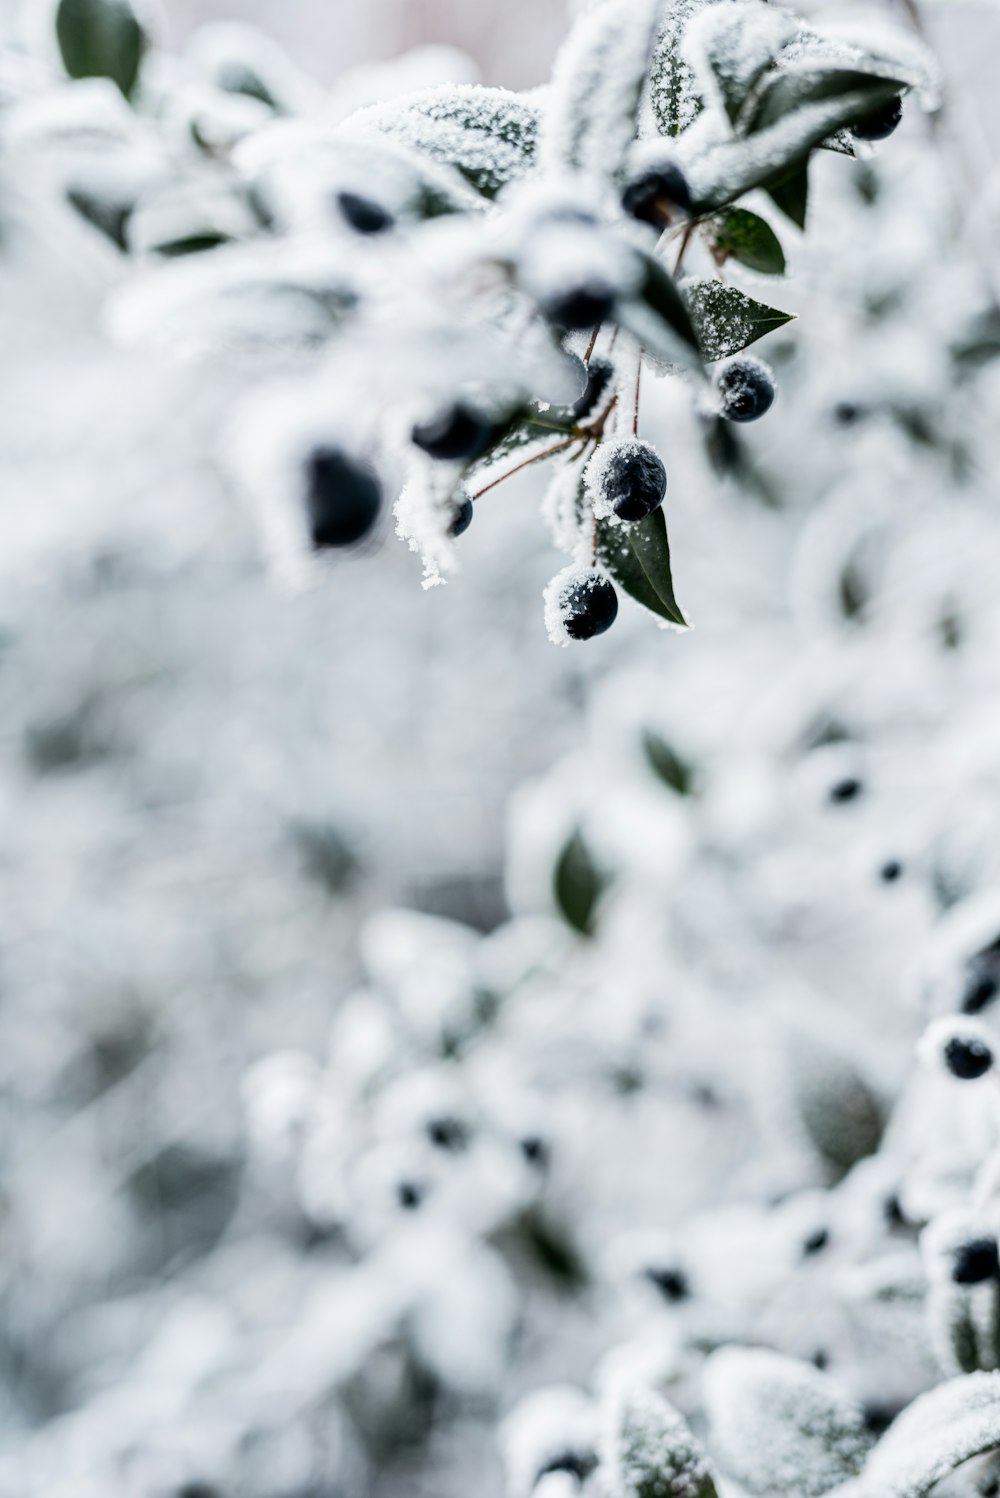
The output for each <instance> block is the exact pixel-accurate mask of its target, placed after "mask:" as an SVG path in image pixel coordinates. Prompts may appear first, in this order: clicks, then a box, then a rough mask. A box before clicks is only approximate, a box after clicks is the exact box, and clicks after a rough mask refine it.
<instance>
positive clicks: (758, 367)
mask: <svg viewBox="0 0 1000 1498" xmlns="http://www.w3.org/2000/svg"><path fill="white" fill-rule="evenodd" d="M715 388H716V389H717V391H718V392H719V399H720V401H721V410H722V415H723V416H724V417H725V418H726V420H727V421H756V420H757V419H758V417H760V416H763V415H764V414H765V412H767V411H770V409H771V407H772V406H773V404H774V396H775V389H774V381H773V380H772V378H771V376H770V373H769V372H768V370H767V369H766V368H765V366H764V365H763V364H761V362H760V360H759V359H733V360H732V361H731V363H729V364H727V365H726V366H725V368H723V369H720V370H719V373H718V374H717V375H716V377H715Z"/></svg>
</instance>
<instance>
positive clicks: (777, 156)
mask: <svg viewBox="0 0 1000 1498" xmlns="http://www.w3.org/2000/svg"><path fill="white" fill-rule="evenodd" d="M902 87H903V85H902V84H900V83H899V81H898V80H896V79H891V78H882V77H877V76H874V75H872V74H869V73H863V72H858V71H855V70H853V69H846V68H841V69H832V70H828V71H827V72H824V73H808V74H795V75H792V74H787V73H786V74H779V75H776V76H775V78H774V79H773V81H772V80H769V81H768V83H767V85H766V87H765V88H764V90H763V92H762V93H761V95H760V96H759V98H758V99H757V100H756V102H755V106H754V111H753V114H752V116H751V118H750V120H749V121H748V125H747V133H746V134H745V135H741V136H737V137H735V138H732V139H720V138H716V139H715V140H713V141H712V142H710V143H708V144H705V143H703V142H702V143H696V146H697V149H696V152H695V147H692V154H691V156H690V158H689V159H685V162H684V166H685V170H686V171H687V175H688V181H689V183H690V186H691V193H692V199H693V202H694V207H695V209H696V210H697V211H698V212H707V211H708V210H710V209H713V208H721V207H723V206H724V205H725V204H727V203H731V202H733V201H734V199H736V198H739V197H741V196H742V195H743V193H745V192H749V191H750V190H751V188H754V187H760V186H762V185H763V184H764V183H769V182H770V181H771V180H772V179H774V178H776V177H778V176H780V175H781V174H783V173H786V172H788V171H789V170H790V169H791V168H792V167H795V166H797V165H799V164H800V163H802V162H803V161H804V160H805V158H806V157H807V156H808V154H809V152H810V151H811V150H812V149H813V147H814V146H818V145H819V144H820V143H821V142H822V141H824V140H826V138H827V137H828V136H830V135H833V134H835V133H836V131H838V130H840V129H842V128H843V127H844V126H845V125H849V124H850V123H851V122H852V121H853V120H857V119H860V118H861V117H862V116H863V115H865V114H867V113H870V112H871V110H873V109H877V108H878V107H879V106H880V105H882V104H887V103H889V101H890V100H891V99H894V98H895V97H896V96H897V94H898V93H899V92H900V89H901V88H902Z"/></svg>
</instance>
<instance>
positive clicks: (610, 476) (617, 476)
mask: <svg viewBox="0 0 1000 1498" xmlns="http://www.w3.org/2000/svg"><path fill="white" fill-rule="evenodd" d="M666 492H667V470H666V469H665V468H664V466H663V462H662V460H661V458H660V456H659V454H658V453H657V452H655V451H654V449H653V448H651V447H650V446H649V444H648V443H646V442H628V443H623V444H622V446H621V447H618V448H614V449H612V451H611V454H610V456H609V457H608V458H607V459H606V461H605V463H604V469H603V472H602V474H601V495H602V498H603V499H604V500H605V501H606V503H607V504H609V505H610V506H611V508H612V510H614V512H615V514H616V515H617V516H618V518H619V520H645V518H646V516H647V515H651V514H652V513H653V511H654V510H656V509H658V508H659V506H660V505H661V504H662V503H663V497H664V495H665V494H666Z"/></svg>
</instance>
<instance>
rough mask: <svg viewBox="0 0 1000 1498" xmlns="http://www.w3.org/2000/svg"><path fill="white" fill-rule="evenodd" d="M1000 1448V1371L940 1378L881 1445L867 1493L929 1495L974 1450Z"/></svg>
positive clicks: (865, 1483) (906, 1497)
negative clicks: (948, 1378) (938, 1382)
mask: <svg viewBox="0 0 1000 1498" xmlns="http://www.w3.org/2000/svg"><path fill="white" fill-rule="evenodd" d="M998 1448H1000V1373H970V1374H967V1375H966V1376H965V1377H963V1378H954V1379H951V1380H950V1381H949V1382H948V1383H944V1384H939V1385H938V1387H937V1388H936V1389H932V1390H931V1391H930V1393H929V1394H923V1395H921V1397H920V1398H919V1399H916V1400H914V1402H913V1403H912V1404H911V1405H909V1406H908V1407H907V1409H905V1410H904V1411H903V1413H902V1414H901V1415H900V1416H899V1418H898V1419H897V1420H896V1421H894V1422H893V1424H892V1425H890V1427H889V1429H888V1430H887V1431H886V1433H885V1435H884V1436H883V1437H882V1439H881V1441H880V1442H879V1443H878V1445H877V1446H876V1447H875V1450H874V1452H873V1453H872V1455H871V1457H870V1459H869V1461H868V1464H867V1466H866V1467H865V1470H864V1474H863V1477H862V1482H861V1492H862V1493H863V1494H864V1495H865V1498H876V1495H877V1498H923V1494H924V1493H928V1492H930V1490H931V1488H933V1487H934V1485H935V1483H937V1482H940V1480H941V1478H943V1477H946V1476H947V1475H948V1473H949V1472H953V1471H954V1470H955V1468H956V1467H959V1466H961V1464H962V1463H963V1462H967V1461H969V1460H970V1458H972V1457H974V1456H981V1455H983V1454H984V1453H985V1452H987V1451H995V1450H997V1449H998Z"/></svg>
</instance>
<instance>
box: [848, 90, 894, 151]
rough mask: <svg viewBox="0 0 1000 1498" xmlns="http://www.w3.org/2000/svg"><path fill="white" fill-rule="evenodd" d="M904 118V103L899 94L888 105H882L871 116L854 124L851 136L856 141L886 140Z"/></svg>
mask: <svg viewBox="0 0 1000 1498" xmlns="http://www.w3.org/2000/svg"><path fill="white" fill-rule="evenodd" d="M902 118H903V101H902V99H901V98H900V97H899V95H898V94H897V96H896V98H895V99H890V100H889V102H888V104H880V105H879V107H878V109H873V110H872V111H871V113H870V114H866V115H864V117H863V118H862V119H860V120H858V121H857V122H856V123H855V124H853V125H852V126H851V127H850V128H851V134H852V135H853V136H854V139H855V140H886V139H888V137H889V136H890V135H891V134H892V132H893V131H894V130H895V128H896V126H897V125H898V124H899V122H900V120H901V119H902Z"/></svg>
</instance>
